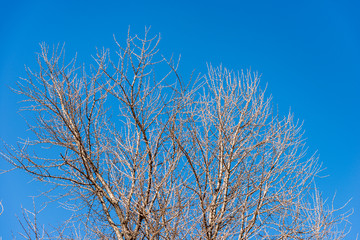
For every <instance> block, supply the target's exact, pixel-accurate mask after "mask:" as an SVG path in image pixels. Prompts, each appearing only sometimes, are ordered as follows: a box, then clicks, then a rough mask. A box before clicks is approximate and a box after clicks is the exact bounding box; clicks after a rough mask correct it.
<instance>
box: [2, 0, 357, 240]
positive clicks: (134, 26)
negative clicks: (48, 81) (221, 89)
mask: <svg viewBox="0 0 360 240" xmlns="http://www.w3.org/2000/svg"><path fill="white" fill-rule="evenodd" d="M359 9H360V2H359V1H355V0H354V1H347V0H342V1H332V0H323V1H317V0H311V1H310V0H305V1H241V0H240V1H227V0H223V1H195V0H192V1H187V0H182V1H169V0H167V1H154V0H153V1H147V2H145V1H131V0H128V1H107V0H103V1H89V0H87V1H66V0H51V1H49V0H47V1H38V0H33V1H21V0H17V1H5V0H0V138H2V139H3V140H5V141H6V142H7V143H9V144H15V143H16V140H17V139H18V137H26V136H28V134H29V133H28V132H27V131H26V124H25V121H24V120H23V119H22V117H21V116H20V115H19V113H18V109H19V107H20V106H21V104H20V103H19V100H20V99H21V98H20V97H19V96H17V95H16V94H14V93H13V92H12V91H11V90H10V89H9V87H15V82H16V81H18V79H19V77H25V76H26V75H25V70H24V65H25V64H26V65H27V66H30V67H36V61H35V52H38V51H39V43H40V42H46V43H48V44H50V45H52V44H57V43H64V42H65V43H66V52H67V55H68V56H70V55H73V54H74V53H75V52H77V53H78V56H79V58H80V61H85V60H86V61H88V62H89V59H90V56H91V54H94V53H95V47H106V48H112V47H114V42H113V34H115V35H116V36H117V38H118V39H121V38H124V37H126V34H127V31H128V28H129V26H131V32H133V33H143V32H144V28H145V26H151V32H152V33H154V34H156V33H161V37H162V40H161V44H160V50H161V52H162V53H163V54H165V55H167V56H170V55H171V54H175V55H178V54H181V56H182V60H181V65H180V67H181V69H183V72H184V74H186V73H189V72H190V71H191V70H193V69H195V70H196V71H198V72H205V71H206V63H211V64H213V65H219V64H222V65H223V66H225V67H227V68H231V69H234V70H240V69H248V68H251V69H252V70H254V71H258V72H259V73H261V74H262V82H263V85H265V84H266V83H267V84H268V85H267V92H268V93H269V94H270V93H271V94H272V96H273V103H274V104H275V106H277V107H278V109H279V111H280V113H286V112H287V111H288V110H289V109H290V108H291V111H292V112H294V113H295V117H296V118H298V119H300V120H301V121H304V129H305V131H306V134H305V137H306V138H307V143H308V146H309V152H310V153H311V152H315V151H317V153H318V155H319V156H320V161H322V162H323V167H324V168H325V170H324V171H323V173H322V174H323V175H324V176H325V175H328V177H326V178H322V179H319V180H318V181H317V185H318V187H320V189H321V190H322V191H323V193H324V196H325V197H329V198H330V200H331V197H332V196H333V195H334V194H335V193H336V199H335V206H340V205H341V204H343V203H345V202H346V201H347V200H349V199H350V198H352V200H351V202H350V203H349V205H348V208H349V209H351V208H353V209H354V214H353V216H351V218H350V221H351V222H352V226H353V228H352V231H351V233H350V235H349V237H348V239H355V236H356V234H357V233H360V191H359V189H360V137H359V136H360V124H359V123H360V121H359V120H360V108H359V105H360V71H359V70H360V14H359ZM8 168H9V165H7V164H6V163H5V162H4V161H3V160H0V169H8ZM40 189H41V186H39V184H37V183H36V182H33V181H31V178H29V177H28V176H26V175H25V174H23V173H21V172H19V171H14V172H11V173H8V174H3V175H0V200H1V201H2V202H3V204H4V206H5V211H4V213H3V215H1V216H0V236H2V237H3V239H10V236H11V231H14V232H17V231H18V230H19V224H17V219H16V216H15V215H21V206H24V207H26V208H31V198H30V197H29V196H33V195H37V194H39V192H40ZM47 211H48V212H46V214H45V216H43V217H42V218H41V221H42V223H46V224H47V223H52V222H54V223H56V221H58V220H61V219H62V217H63V212H64V211H63V210H62V209H61V208H58V206H57V205H56V204H54V205H53V206H50V207H49V210H47Z"/></svg>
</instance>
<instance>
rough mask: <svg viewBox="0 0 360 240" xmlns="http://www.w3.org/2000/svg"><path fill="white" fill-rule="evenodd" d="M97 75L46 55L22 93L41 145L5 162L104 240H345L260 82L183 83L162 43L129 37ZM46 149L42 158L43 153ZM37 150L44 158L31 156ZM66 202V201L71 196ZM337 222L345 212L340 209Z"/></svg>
mask: <svg viewBox="0 0 360 240" xmlns="http://www.w3.org/2000/svg"><path fill="white" fill-rule="evenodd" d="M115 42H116V44H117V51H116V54H114V55H113V54H112V53H110V51H109V50H101V51H98V52H97V54H96V56H94V57H93V58H94V60H95V66H91V67H90V68H85V67H77V65H76V57H75V58H74V59H72V61H70V63H66V61H65V57H64V49H63V48H60V49H58V48H55V49H54V50H53V51H52V52H51V53H50V52H49V48H48V47H47V46H46V45H44V44H42V45H41V52H40V53H39V54H38V64H39V70H37V71H36V72H33V71H32V70H30V69H28V77H27V78H24V79H22V81H20V82H19V87H18V90H17V91H18V93H19V94H22V95H24V96H25V97H26V103H28V104H27V106H26V107H25V110H28V111H31V112H32V113H33V114H35V115H36V118H35V119H34V120H33V121H30V123H29V124H30V129H31V130H32V131H33V133H34V136H35V140H32V141H30V140H27V141H24V142H23V143H19V146H18V147H17V148H16V147H9V151H8V153H7V154H3V155H4V156H5V158H6V159H7V160H8V161H9V162H11V163H12V164H13V165H15V166H16V167H17V168H20V169H23V170H24V171H26V172H28V173H29V174H31V175H33V176H34V177H35V178H36V179H38V180H40V181H44V182H48V183H51V184H53V185H54V186H56V187H58V188H60V189H62V190H64V191H62V195H61V197H62V198H63V199H66V201H67V207H71V208H73V209H74V210H77V212H78V213H79V215H81V214H82V216H84V218H83V220H82V221H83V222H84V226H85V230H84V231H85V232H88V233H89V234H90V233H91V234H93V236H96V237H97V238H99V239H209V240H210V239H342V238H343V237H344V236H345V235H346V230H345V229H343V228H342V226H343V225H341V224H342V223H343V222H344V221H345V220H346V217H347V215H346V214H337V210H336V209H334V208H332V207H331V206H332V205H330V206H329V208H326V206H327V205H325V204H324V203H323V201H322V200H321V198H320V194H319V193H318V191H317V190H316V189H315V188H314V177H315V176H316V174H317V173H318V172H319V169H320V168H319V164H318V161H317V159H316V158H315V157H311V156H310V157H309V156H308V155H307V154H306V153H305V150H306V148H305V143H304V141H303V139H302V130H301V125H299V124H298V123H297V122H296V121H294V117H293V115H292V114H289V115H288V116H286V117H283V118H281V117H279V116H278V115H277V114H275V113H274V112H273V110H272V108H271V99H270V98H267V97H266V96H265V93H264V91H262V90H261V89H260V87H259V80H260V78H259V76H258V75H257V74H255V73H251V72H250V71H247V72H243V71H241V72H239V73H235V72H232V71H229V70H226V69H224V68H222V67H218V68H213V67H212V66H209V67H208V74H207V75H206V76H200V77H192V78H190V79H189V80H184V78H183V77H181V75H180V73H179V71H178V64H179V62H178V61H174V60H173V59H166V58H164V57H161V56H159V54H158V48H157V47H158V43H159V37H154V38H148V32H147V31H146V32H145V35H144V37H139V36H131V35H130V34H129V35H128V38H127V40H126V42H125V44H124V45H123V44H119V43H118V42H117V41H115ZM39 146H41V147H44V148H43V149H40V148H39ZM30 149H34V151H35V152H37V153H38V154H39V155H33V154H30ZM64 192H65V194H64ZM340 210H341V209H340Z"/></svg>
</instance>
